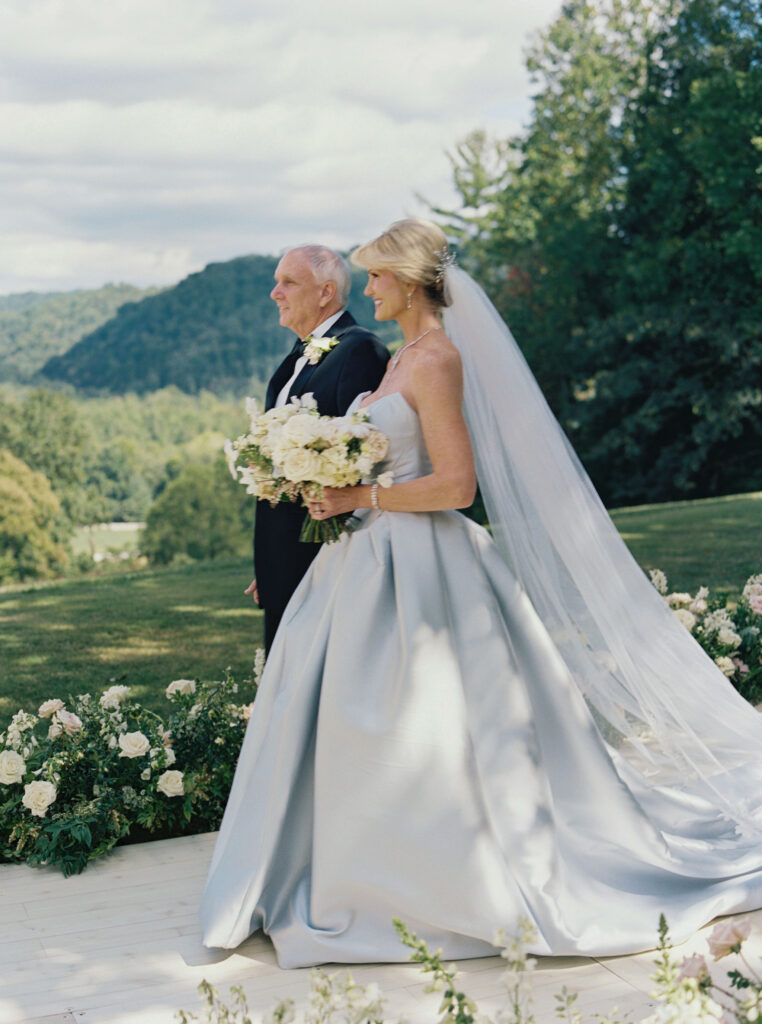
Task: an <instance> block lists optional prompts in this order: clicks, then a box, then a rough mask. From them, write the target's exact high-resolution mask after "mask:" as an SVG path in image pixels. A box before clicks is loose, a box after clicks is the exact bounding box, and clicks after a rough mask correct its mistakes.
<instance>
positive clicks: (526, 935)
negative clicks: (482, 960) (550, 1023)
mask: <svg viewBox="0 0 762 1024" xmlns="http://www.w3.org/2000/svg"><path fill="white" fill-rule="evenodd" d="M536 941H537V929H536V928H535V926H534V925H533V924H532V922H531V921H530V920H529V919H528V918H526V917H520V918H519V922H518V932H517V934H516V935H512V936H510V937H508V936H507V935H506V932H505V929H502V928H501V929H500V931H499V932H498V933H497V935H496V936H495V938H494V940H493V943H494V945H495V946H499V947H501V951H500V956H501V957H502V958H503V959H504V960H505V962H506V971H505V973H504V974H503V976H502V982H503V985H504V986H505V991H506V995H507V997H508V1000H507V1003H506V1005H505V1007H503V1009H501V1010H500V1011H498V1014H497V1016H496V1018H495V1020H496V1022H497V1024H533V1022H534V1019H535V1017H534V1013H533V1011H532V1004H533V1001H534V996H533V992H532V977H531V976H532V972H533V971H534V969H535V967H536V966H537V961H536V960H535V959H534V957H530V956H528V955H527V947H528V946H530V945H531V944H532V943H533V942H536Z"/></svg>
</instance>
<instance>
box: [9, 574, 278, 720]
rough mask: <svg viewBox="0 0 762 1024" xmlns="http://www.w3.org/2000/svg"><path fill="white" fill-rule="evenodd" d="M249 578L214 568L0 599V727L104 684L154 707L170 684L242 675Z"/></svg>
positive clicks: (250, 633)
mask: <svg viewBox="0 0 762 1024" xmlns="http://www.w3.org/2000/svg"><path fill="white" fill-rule="evenodd" d="M250 581H251V568H250V563H249V562H248V560H243V561H241V562H235V561H219V562H206V563H203V564H200V565H192V566H183V567H182V568H177V569H172V568H168V569H161V570H144V571H142V572H139V573H128V574H125V575H116V574H113V573H112V574H110V575H108V576H103V577H100V578H85V579H82V580H68V581H65V582H60V583H51V584H45V585H38V586H36V587H33V588H23V589H21V588H19V589H15V590H12V591H6V592H5V593H2V594H0V666H1V667H0V723H2V722H3V721H4V720H5V718H6V716H7V715H8V714H9V713H13V712H15V711H16V710H17V709H18V708H19V707H20V706H23V707H25V708H27V709H33V708H36V707H37V706H38V704H39V703H40V702H41V701H42V700H44V699H46V698H47V697H65V696H66V695H67V694H69V693H84V692H90V693H98V692H100V691H101V690H102V689H104V688H105V687H107V686H108V685H109V684H110V683H111V682H112V681H118V682H120V683H126V684H127V685H129V686H132V687H133V693H134V695H135V696H137V697H139V698H140V699H141V700H142V701H144V702H145V703H146V704H147V705H148V706H149V707H153V708H154V709H156V710H159V709H160V708H161V709H166V701H165V698H164V688H165V687H166V685H167V683H169V682H171V680H173V679H178V678H186V679H193V678H201V679H219V678H221V677H222V674H223V672H224V670H225V668H226V667H227V666H230V667H231V669H232V672H233V674H234V675H235V677H236V678H241V677H243V676H244V675H250V673H251V665H252V660H253V656H254V651H255V649H256V647H257V646H259V645H261V643H262V613H261V612H259V611H257V610H256V608H255V606H254V604H253V603H252V601H251V598H249V597H245V596H244V595H243V590H244V588H245V587H246V586H247V585H248V584H249V582H250ZM0 727H1V726H0Z"/></svg>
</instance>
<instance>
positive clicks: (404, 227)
mask: <svg viewBox="0 0 762 1024" xmlns="http://www.w3.org/2000/svg"><path fill="white" fill-rule="evenodd" d="M350 259H351V260H352V262H353V263H354V264H355V266H358V267H363V268H364V269H365V270H371V269H372V270H391V272H392V273H393V274H394V275H395V277H398V278H400V280H402V281H406V282H407V283H408V284H419V285H421V287H422V288H423V290H424V293H425V295H426V298H427V299H428V300H429V302H430V303H431V304H432V306H433V307H434V308H435V309H440V308H441V307H442V306H449V304H450V303H449V301H448V300H447V299H446V298H445V293H444V271H445V268H446V267H447V266H449V264H450V263H451V262H452V256H451V254H450V249H449V246H448V244H447V238H446V236H445V233H444V231H442V229H441V228H440V227H438V226H437V225H436V224H431V223H430V222H429V221H426V220H414V219H413V218H409V219H407V220H397V221H395V222H394V224H392V225H391V227H389V228H387V229H386V231H384V232H383V233H382V234H380V235H379V236H378V238H374V239H373V240H372V241H370V242H366V243H365V245H361V246H360V247H359V248H358V249H355V251H354V252H353V253H352V255H351V257H350Z"/></svg>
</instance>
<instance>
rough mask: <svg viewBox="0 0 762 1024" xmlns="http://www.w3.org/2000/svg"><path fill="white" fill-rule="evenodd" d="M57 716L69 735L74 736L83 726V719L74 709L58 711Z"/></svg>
mask: <svg viewBox="0 0 762 1024" xmlns="http://www.w3.org/2000/svg"><path fill="white" fill-rule="evenodd" d="M56 718H57V719H58V721H59V723H60V724H61V727H62V728H63V731H64V732H65V733H66V735H67V736H73V735H74V733H75V732H79V730H80V729H81V728H82V719H81V718H80V717H79V715H75V714H74V712H73V711H56Z"/></svg>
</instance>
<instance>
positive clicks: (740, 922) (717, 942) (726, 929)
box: [707, 917, 751, 960]
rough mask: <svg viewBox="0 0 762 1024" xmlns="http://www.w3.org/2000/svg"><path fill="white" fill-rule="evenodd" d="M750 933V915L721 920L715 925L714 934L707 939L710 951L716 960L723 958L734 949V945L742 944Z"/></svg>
mask: <svg viewBox="0 0 762 1024" xmlns="http://www.w3.org/2000/svg"><path fill="white" fill-rule="evenodd" d="M750 933H751V921H750V920H749V918H748V917H740V918H735V919H733V918H731V919H729V920H727V921H720V922H719V923H718V924H716V925H715V926H714V928H713V929H712V934H711V935H710V936H709V938H708V939H707V945H708V946H709V952H710V953H711V954H712V956H713V957H714V959H715V960H722V958H723V957H724V956H727V955H728V954H729V953H732V952H733V951H734V949H733V947H734V946H740V945H741V943H742V942H745V941H746V939H748V937H749V935H750Z"/></svg>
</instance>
